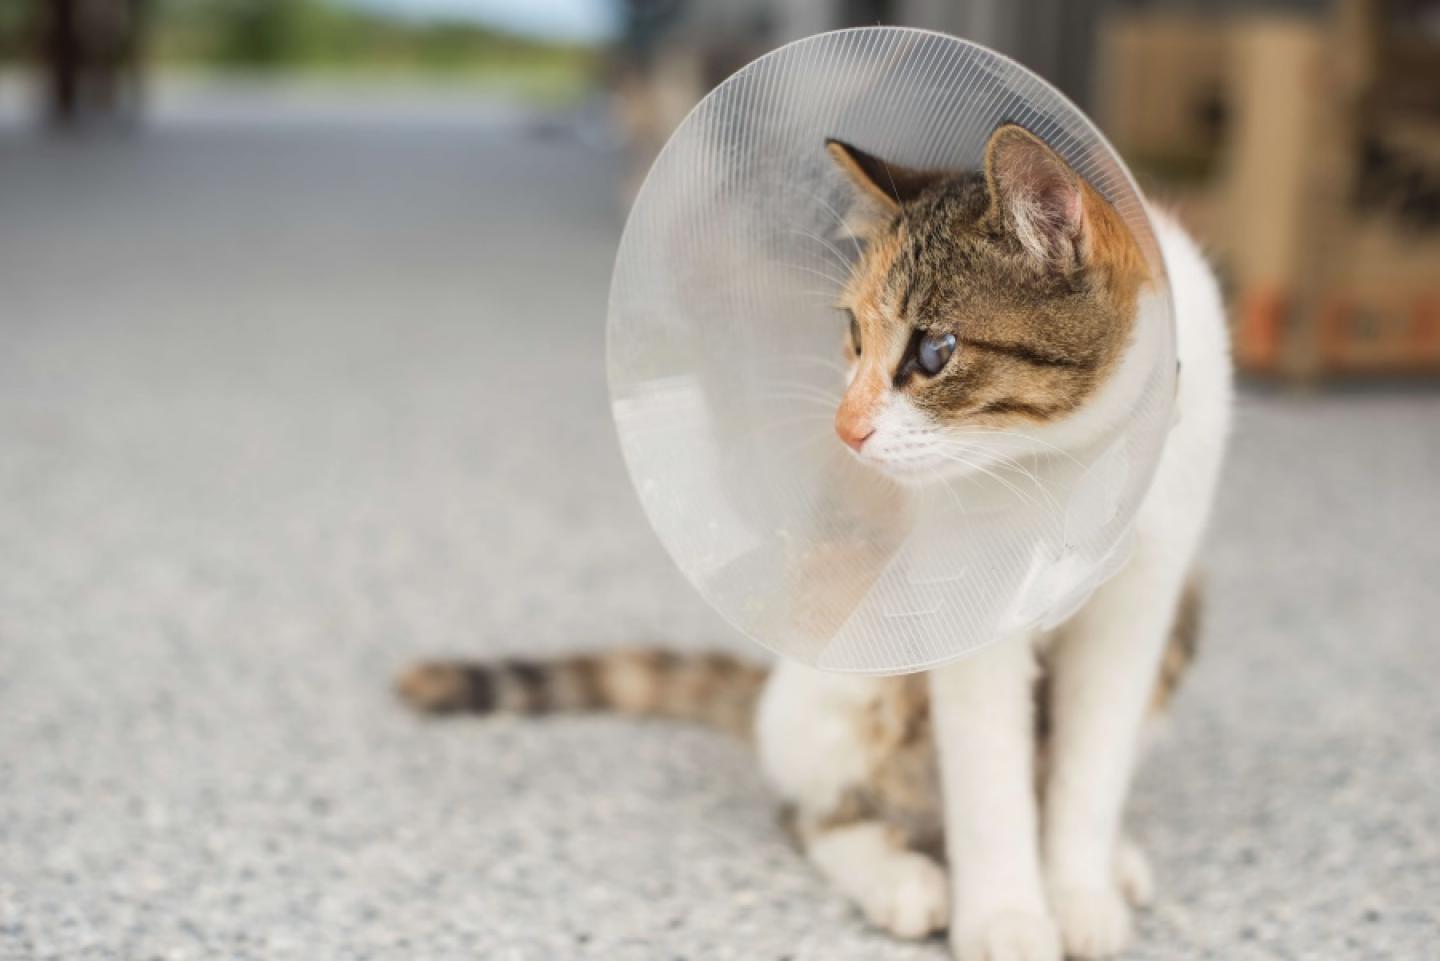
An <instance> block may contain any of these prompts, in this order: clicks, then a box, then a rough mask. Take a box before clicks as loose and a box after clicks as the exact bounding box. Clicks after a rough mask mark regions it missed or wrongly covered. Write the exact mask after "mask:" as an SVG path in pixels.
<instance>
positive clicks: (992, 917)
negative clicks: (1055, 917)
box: [950, 909, 1061, 961]
mask: <svg viewBox="0 0 1440 961" xmlns="http://www.w3.org/2000/svg"><path fill="white" fill-rule="evenodd" d="M950 950H951V951H952V952H953V953H954V955H955V959H956V961H1061V954H1060V934H1059V932H1058V931H1057V930H1056V928H1055V922H1054V921H1052V920H1050V918H1049V916H1047V915H1046V914H1045V913H1044V912H1041V911H1034V910H1025V909H1008V910H1007V909H1002V910H999V911H991V912H987V913H984V914H981V915H977V916H965V915H963V914H962V915H961V916H959V917H957V918H956V919H955V921H954V923H952V924H951V925H950Z"/></svg>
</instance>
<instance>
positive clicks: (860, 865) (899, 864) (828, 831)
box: [801, 820, 950, 938]
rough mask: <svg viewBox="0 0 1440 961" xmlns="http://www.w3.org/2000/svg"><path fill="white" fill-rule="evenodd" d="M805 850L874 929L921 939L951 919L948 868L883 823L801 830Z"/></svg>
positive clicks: (857, 823)
mask: <svg viewBox="0 0 1440 961" xmlns="http://www.w3.org/2000/svg"><path fill="white" fill-rule="evenodd" d="M801 835H802V840H803V843H804V844H805V851H806V853H807V854H808V855H809V856H810V860H811V861H813V862H814V863H815V866H816V867H817V868H819V869H820V873H821V874H823V875H824V876H825V877H826V879H827V880H828V881H829V882H830V883H831V884H833V885H834V886H835V887H836V888H837V889H839V891H840V892H841V893H843V894H844V895H845V896H846V897H848V898H850V899H851V900H852V901H854V902H855V903H856V904H857V905H859V907H860V910H861V911H863V912H864V914H865V917H867V918H868V919H869V920H870V922H871V923H872V924H875V925H877V926H878V927H881V928H884V929H885V930H886V931H889V932H890V933H891V934H894V935H897V936H898V937H902V938H923V937H926V936H927V935H930V934H933V933H935V932H936V931H939V930H942V929H943V928H944V927H945V925H946V924H947V923H948V921H949V918H950V884H949V882H948V881H947V880H946V877H945V869H944V868H942V867H941V866H940V865H939V864H937V863H935V861H934V860H933V859H931V858H930V857H927V856H926V855H924V854H921V853H920V852H918V851H912V850H910V849H909V848H907V847H906V844H905V837H904V835H903V833H902V832H901V831H900V830H898V829H897V828H895V827H892V826H891V825H889V824H886V823H885V822H883V821H876V820H861V821H852V822H850V823H848V824H839V825H830V824H821V825H816V826H813V827H809V828H806V827H803V826H802V827H801Z"/></svg>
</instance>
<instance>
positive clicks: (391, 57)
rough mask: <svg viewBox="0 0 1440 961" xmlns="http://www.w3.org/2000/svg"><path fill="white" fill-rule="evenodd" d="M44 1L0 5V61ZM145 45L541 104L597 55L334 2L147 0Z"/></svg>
mask: <svg viewBox="0 0 1440 961" xmlns="http://www.w3.org/2000/svg"><path fill="white" fill-rule="evenodd" d="M47 2H49V0H30V2H28V3H27V2H23V0H0V64H3V63H4V62H5V61H6V60H11V61H13V60H17V59H20V57H21V55H22V38H24V37H26V36H27V35H33V33H32V31H30V30H29V29H27V27H28V25H30V24H32V23H33V22H34V15H35V14H37V13H38V12H39V11H40V10H41V9H42V8H41V6H40V5H41V4H43V3H47ZM146 19H147V22H148V28H147V33H148V36H147V37H146V39H145V43H144V49H145V50H146V55H147V58H148V60H149V61H150V63H151V64H152V65H153V66H159V67H166V68H183V69H222V70H245V71H285V72H288V73H294V72H311V73H314V72H325V73H359V72H366V73H371V74H388V75H395V76H409V77H421V78H423V77H425V76H432V77H436V78H438V79H443V80H447V81H461V80H464V81H472V82H479V83H487V84H492V85H501V86H504V87H507V88H509V89H512V90H514V91H516V92H520V93H525V94H538V95H541V96H545V97H547V98H551V99H553V98H556V97H568V96H571V95H576V94H579V93H581V92H583V91H584V90H585V89H587V88H588V87H589V85H590V84H591V83H592V82H593V78H594V75H595V67H596V60H597V57H598V53H597V51H596V50H595V49H593V48H591V47H587V46H584V45H580V44H570V43H561V42H553V41H546V40H539V39H531V38H528V37H520V36H516V35H514V34H510V33H505V32H502V31H499V30H495V29H492V28H489V27H486V26H484V25H483V24H477V23H472V22H468V21H462V20H448V21H447V20H435V19H430V20H422V19H410V18H405V17H400V16H392V15H387V14H385V13H384V12H380V11H373V10H367V9H364V8H363V7H359V6H354V5H346V4H344V3H342V2H340V0H150V3H149V16H148V17H147V18H146Z"/></svg>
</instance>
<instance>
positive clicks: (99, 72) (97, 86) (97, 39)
mask: <svg viewBox="0 0 1440 961" xmlns="http://www.w3.org/2000/svg"><path fill="white" fill-rule="evenodd" d="M147 6H148V4H147V2H146V0H39V2H38V3H37V4H36V17H35V19H36V24H35V27H36V29H35V34H36V37H37V41H38V42H37V48H38V49H37V53H38V55H39V60H40V67H41V70H42V71H43V73H44V75H45V86H46V108H47V111H48V113H49V116H50V119H51V120H52V122H54V123H56V124H58V125H61V126H73V125H75V124H77V123H82V122H84V121H87V120H89V119H92V118H105V117H117V116H123V115H126V114H130V113H133V112H135V111H137V110H138V109H139V104H140V92H141V79H142V78H141V72H142V69H143V60H144V58H143V56H142V51H143V39H144V33H145V27H146V24H147V18H146V14H147V12H148V11H147V9H146V7H147Z"/></svg>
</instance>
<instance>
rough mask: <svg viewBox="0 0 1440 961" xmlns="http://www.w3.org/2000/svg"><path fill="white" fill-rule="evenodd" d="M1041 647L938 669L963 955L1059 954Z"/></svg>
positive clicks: (934, 684) (1048, 959)
mask: <svg viewBox="0 0 1440 961" xmlns="http://www.w3.org/2000/svg"><path fill="white" fill-rule="evenodd" d="M1034 674H1035V659H1034V652H1033V650H1032V648H1031V639H1030V638H1029V637H1026V636H1019V637H1013V638H1009V639H1006V640H1003V641H999V642H996V643H995V644H992V645H991V646H989V647H987V648H984V649H983V650H981V651H979V652H977V653H976V654H973V655H970V656H968V657H966V658H964V659H962V660H960V661H957V662H955V663H954V664H950V665H947V666H945V667H942V668H939V669H937V670H935V671H934V672H932V673H931V675H930V694H931V716H932V719H933V721H934V725H935V739H936V747H937V750H938V752H939V756H940V773H941V782H942V796H943V805H944V815H945V849H946V854H947V858H948V860H949V866H950V886H951V909H950V943H951V946H952V948H953V950H954V952H955V955H956V957H957V958H959V959H960V961H1059V958H1060V941H1059V937H1058V935H1057V932H1056V928H1055V924H1054V922H1053V921H1052V920H1051V918H1050V914H1049V911H1048V910H1047V907H1046V902H1045V892H1044V887H1043V884H1042V882H1041V875H1040V861H1039V854H1038V850H1037V846H1038V844H1037V834H1038V831H1037V821H1038V817H1037V811H1036V800H1035V781H1034V765H1035V743H1034V741H1035V729H1034V724H1035V722H1034V717H1033V712H1034V701H1033V697H1034V695H1033V688H1032V684H1033V678H1034Z"/></svg>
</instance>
